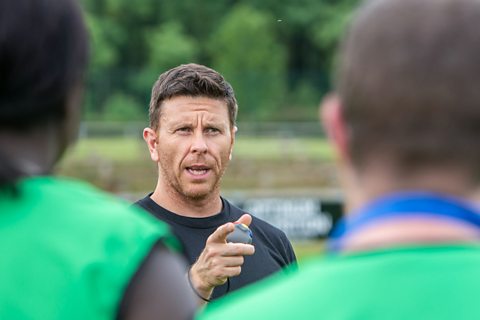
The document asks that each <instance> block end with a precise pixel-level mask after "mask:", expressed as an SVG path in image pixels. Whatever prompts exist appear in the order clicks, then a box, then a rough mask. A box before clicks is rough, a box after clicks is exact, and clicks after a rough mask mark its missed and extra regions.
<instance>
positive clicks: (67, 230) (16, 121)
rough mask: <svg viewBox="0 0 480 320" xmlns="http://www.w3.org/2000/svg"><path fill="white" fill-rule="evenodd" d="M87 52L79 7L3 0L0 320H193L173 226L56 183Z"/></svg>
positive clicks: (76, 185) (67, 1)
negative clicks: (55, 171) (170, 228)
mask: <svg viewBox="0 0 480 320" xmlns="http://www.w3.org/2000/svg"><path fill="white" fill-rule="evenodd" d="M87 52H88V45H87V35H86V31H85V26H84V22H83V18H82V15H81V12H80V9H79V7H78V4H77V3H76V1H74V0H2V1H0V283H1V285H0V319H16V320H19V319H62V320H64V319H69V320H72V319H82V320H84V319H89V320H93V319H191V318H192V316H193V313H194V310H195V307H196V301H195V300H194V297H193V295H192V293H191V290H190V288H189V287H188V283H187V281H186V279H185V276H184V274H183V269H184V268H185V266H184V261H183V259H181V258H180V256H179V255H178V254H176V253H174V252H175V251H176V250H178V243H177V240H176V239H175V238H174V237H173V236H172V235H171V234H170V232H169V230H168V228H167V226H166V225H165V224H162V223H160V222H157V221H155V220H154V219H152V218H151V217H150V216H149V215H148V214H147V213H145V212H143V211H141V210H139V209H134V208H131V207H130V206H129V205H128V204H126V203H121V202H119V201H118V200H116V199H114V198H113V197H111V196H108V195H106V194H104V193H102V192H100V191H98V190H96V189H94V188H93V187H91V186H89V185H87V184H85V183H82V182H78V181H72V180H67V179H60V178H55V177H53V176H52V175H51V172H52V168H53V167H54V165H55V164H56V163H57V161H58V160H59V159H60V158H61V156H62V155H63V153H64V151H65V150H66V149H67V147H68V146H69V145H70V144H71V143H72V142H73V141H74V140H75V139H74V138H75V137H76V135H77V130H78V126H79V122H80V114H81V110H80V104H81V96H82V88H83V76H84V73H85V68H86V64H87V60H88V59H87V55H88V54H87ZM171 250H173V251H171Z"/></svg>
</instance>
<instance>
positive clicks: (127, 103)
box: [103, 93, 146, 121]
mask: <svg viewBox="0 0 480 320" xmlns="http://www.w3.org/2000/svg"><path fill="white" fill-rule="evenodd" d="M145 110H146V109H145ZM103 118H104V119H105V120H108V121H132V120H144V119H145V118H146V112H142V108H141V105H140V103H138V101H136V100H135V98H133V97H131V96H128V95H125V94H122V93H115V94H113V95H112V96H110V98H109V99H108V100H107V102H106V103H105V109H104V112H103Z"/></svg>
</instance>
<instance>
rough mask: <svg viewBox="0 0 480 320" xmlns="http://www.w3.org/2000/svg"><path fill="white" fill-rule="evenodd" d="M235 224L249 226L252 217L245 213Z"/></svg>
mask: <svg viewBox="0 0 480 320" xmlns="http://www.w3.org/2000/svg"><path fill="white" fill-rule="evenodd" d="M235 223H242V224H244V225H246V226H250V223H252V216H251V215H249V214H248V213H245V214H244V215H242V216H241V217H240V218H239V219H238V220H237V221H235Z"/></svg>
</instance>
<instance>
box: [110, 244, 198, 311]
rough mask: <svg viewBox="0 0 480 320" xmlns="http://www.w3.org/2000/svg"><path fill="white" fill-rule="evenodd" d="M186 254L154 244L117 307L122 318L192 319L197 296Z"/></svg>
mask: <svg viewBox="0 0 480 320" xmlns="http://www.w3.org/2000/svg"><path fill="white" fill-rule="evenodd" d="M185 272H186V266H185V262H184V260H183V258H181V257H180V256H179V255H177V254H174V253H172V252H170V251H169V250H167V249H166V248H165V247H164V246H163V245H162V244H160V243H158V244H157V245H155V246H154V247H153V248H152V250H151V252H150V254H149V255H148V257H147V258H146V259H145V261H144V262H143V264H142V265H141V267H140V268H139V269H138V271H137V272H136V274H135V275H134V277H133V278H132V279H131V281H130V283H129V285H128V287H127V289H126V291H125V294H124V296H123V299H122V301H121V303H120V306H119V309H118V315H117V319H119V320H130V319H135V320H153V319H155V320H159V319H169V320H177V319H178V320H185V319H193V315H194V313H195V310H196V307H197V301H196V298H195V297H194V296H193V293H192V290H191V289H190V287H189V286H188V283H187V280H186V277H185Z"/></svg>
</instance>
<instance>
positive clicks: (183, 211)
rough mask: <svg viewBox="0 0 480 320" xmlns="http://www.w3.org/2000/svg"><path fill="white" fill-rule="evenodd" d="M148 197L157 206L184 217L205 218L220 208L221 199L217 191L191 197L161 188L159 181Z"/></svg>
mask: <svg viewBox="0 0 480 320" xmlns="http://www.w3.org/2000/svg"><path fill="white" fill-rule="evenodd" d="M150 198H151V199H152V200H153V201H155V203H157V204H158V205H159V206H161V207H163V208H165V209H167V210H168V211H171V212H173V213H175V214H177V215H180V216H184V217H192V218H206V217H210V216H213V215H216V214H218V213H219V212H220V211H221V210H222V199H221V198H220V193H219V192H218V191H216V192H212V193H211V194H210V195H208V196H207V197H205V198H201V199H192V198H187V197H185V196H184V195H182V194H180V193H178V192H177V191H176V190H171V188H162V186H161V184H160V183H159V184H157V187H156V188H155V191H154V192H153V194H152V195H151V196H150Z"/></svg>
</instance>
